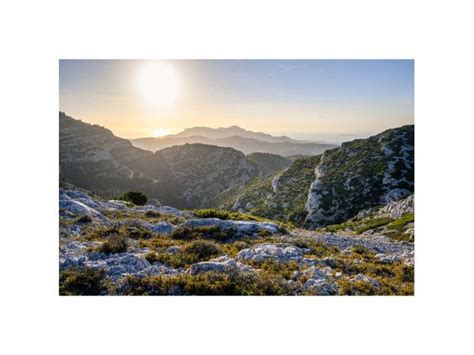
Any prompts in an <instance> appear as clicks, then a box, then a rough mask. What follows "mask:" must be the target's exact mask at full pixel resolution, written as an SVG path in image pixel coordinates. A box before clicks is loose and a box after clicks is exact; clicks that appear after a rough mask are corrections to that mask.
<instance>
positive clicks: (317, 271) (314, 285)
mask: <svg viewBox="0 0 474 355" xmlns="http://www.w3.org/2000/svg"><path fill="white" fill-rule="evenodd" d="M302 276H303V277H304V278H307V281H306V282H305V283H304V284H303V291H304V292H310V293H311V294H314V295H320V296H329V295H335V294H337V292H338V291H339V287H338V286H337V283H336V282H335V280H334V277H333V276H332V269H331V268H329V267H325V268H318V267H315V266H312V267H310V268H309V269H306V270H304V271H303V272H302Z"/></svg>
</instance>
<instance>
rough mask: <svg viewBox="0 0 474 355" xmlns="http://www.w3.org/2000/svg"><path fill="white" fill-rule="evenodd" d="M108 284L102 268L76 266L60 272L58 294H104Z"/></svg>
mask: <svg viewBox="0 0 474 355" xmlns="http://www.w3.org/2000/svg"><path fill="white" fill-rule="evenodd" d="M109 284H110V283H109V281H108V280H107V279H106V277H105V271H104V270H102V269H93V268H88V267H76V268H71V269H68V270H66V271H63V272H61V273H60V275H59V294H60V295H62V296H74V295H84V296H86V295H87V296H89V295H104V294H107V290H108V286H109Z"/></svg>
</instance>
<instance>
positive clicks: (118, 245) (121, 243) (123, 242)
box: [97, 235, 128, 254]
mask: <svg viewBox="0 0 474 355" xmlns="http://www.w3.org/2000/svg"><path fill="white" fill-rule="evenodd" d="M127 250H128V239H127V237H125V236H123V235H119V236H115V237H110V238H109V239H107V240H106V241H105V242H104V243H102V244H101V245H100V246H99V247H98V248H97V251H98V252H100V253H106V254H116V253H125V252H126V251H127Z"/></svg>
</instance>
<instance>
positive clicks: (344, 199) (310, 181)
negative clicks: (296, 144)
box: [216, 126, 414, 228]
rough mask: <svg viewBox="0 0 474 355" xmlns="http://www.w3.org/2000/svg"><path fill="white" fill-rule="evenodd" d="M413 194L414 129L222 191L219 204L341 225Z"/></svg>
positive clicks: (345, 145)
mask: <svg viewBox="0 0 474 355" xmlns="http://www.w3.org/2000/svg"><path fill="white" fill-rule="evenodd" d="M413 191H414V127H413V126H404V127H400V128H396V129H391V130H388V131H385V132H383V133H381V134H378V135H376V136H373V137H370V138H367V139H359V140H355V141H352V142H348V143H343V144H342V146H341V147H339V148H335V149H331V150H328V151H326V152H325V153H323V154H322V155H320V156H314V157H306V158H301V159H296V160H295V161H294V162H293V163H292V164H291V165H290V166H289V167H288V168H287V169H286V170H284V171H283V172H279V173H276V174H274V175H273V176H271V177H266V178H260V177H258V178H254V179H253V180H251V181H250V182H249V183H248V184H246V185H245V186H240V187H234V188H233V189H230V190H226V191H224V192H223V193H222V194H221V195H220V196H219V197H218V199H217V201H216V203H217V206H219V207H220V208H224V209H228V210H238V211H240V212H249V213H252V214H255V215H258V216H263V217H268V218H272V219H277V220H281V221H290V222H293V223H295V224H296V225H301V226H302V225H304V226H306V227H312V228H315V227H320V226H325V225H328V224H335V223H341V222H344V221H346V220H348V219H350V218H352V217H354V216H355V215H356V214H357V213H359V212H360V211H362V210H365V209H368V208H371V207H375V206H379V205H386V204H387V203H389V202H391V201H397V200H400V199H402V198H404V197H406V196H408V195H410V194H413Z"/></svg>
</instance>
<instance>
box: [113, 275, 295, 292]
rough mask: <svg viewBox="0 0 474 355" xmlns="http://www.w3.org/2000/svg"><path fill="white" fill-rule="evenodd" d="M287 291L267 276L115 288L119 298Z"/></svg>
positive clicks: (191, 278)
mask: <svg viewBox="0 0 474 355" xmlns="http://www.w3.org/2000/svg"><path fill="white" fill-rule="evenodd" d="M290 291H291V290H290V288H289V287H288V286H287V284H286V283H285V282H284V280H283V278H270V277H269V276H268V275H267V274H265V273H262V274H260V275H257V274H251V273H234V272H229V273H216V272H206V273H203V274H199V275H187V274H182V275H178V276H171V277H166V276H150V277H142V278H138V277H134V276H130V277H128V278H127V279H126V280H125V281H124V282H123V284H122V285H121V286H120V287H119V288H118V290H117V292H118V293H119V294H123V295H210V296H213V295H214V296H226V295H239V296H246V295H285V294H288V293H289V292H290Z"/></svg>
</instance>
